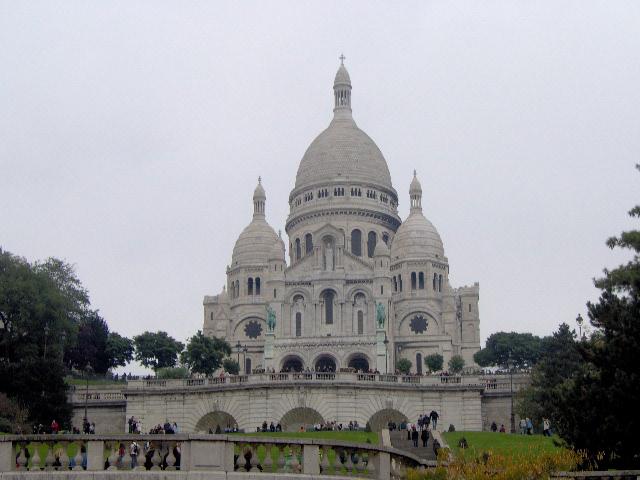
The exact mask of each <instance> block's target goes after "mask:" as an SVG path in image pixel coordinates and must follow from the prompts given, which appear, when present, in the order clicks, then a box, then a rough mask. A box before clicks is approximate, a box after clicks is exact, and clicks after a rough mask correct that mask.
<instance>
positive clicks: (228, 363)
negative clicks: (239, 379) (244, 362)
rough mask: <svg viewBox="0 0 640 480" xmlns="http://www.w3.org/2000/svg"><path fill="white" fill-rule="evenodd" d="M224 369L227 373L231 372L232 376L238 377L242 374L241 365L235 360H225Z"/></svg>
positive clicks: (223, 362)
mask: <svg viewBox="0 0 640 480" xmlns="http://www.w3.org/2000/svg"><path fill="white" fill-rule="evenodd" d="M222 368H224V371H225V372H229V373H230V374H231V375H238V373H239V372H240V364H239V363H238V362H237V361H235V360H234V359H233V358H225V359H224V360H223V361H222Z"/></svg>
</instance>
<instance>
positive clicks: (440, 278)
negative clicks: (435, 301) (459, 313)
mask: <svg viewBox="0 0 640 480" xmlns="http://www.w3.org/2000/svg"><path fill="white" fill-rule="evenodd" d="M438 291H439V292H441V291H442V274H440V276H439V277H438Z"/></svg>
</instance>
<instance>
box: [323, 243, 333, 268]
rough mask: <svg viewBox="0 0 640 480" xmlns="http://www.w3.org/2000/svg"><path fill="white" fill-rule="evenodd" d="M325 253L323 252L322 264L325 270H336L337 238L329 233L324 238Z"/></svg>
mask: <svg viewBox="0 0 640 480" xmlns="http://www.w3.org/2000/svg"><path fill="white" fill-rule="evenodd" d="M322 244H323V247H324V249H323V253H322V264H323V265H322V266H323V268H324V269H325V270H335V265H336V257H335V252H336V249H335V240H334V239H333V237H332V236H331V235H327V236H326V237H324V238H323V239H322Z"/></svg>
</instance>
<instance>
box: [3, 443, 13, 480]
mask: <svg viewBox="0 0 640 480" xmlns="http://www.w3.org/2000/svg"><path fill="white" fill-rule="evenodd" d="M15 464H16V459H15V457H14V456H13V448H12V443H11V442H10V441H9V442H8V441H0V472H10V471H11V470H13V467H14V466H15ZM0 476H1V475H0Z"/></svg>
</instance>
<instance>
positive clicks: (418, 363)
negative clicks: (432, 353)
mask: <svg viewBox="0 0 640 480" xmlns="http://www.w3.org/2000/svg"><path fill="white" fill-rule="evenodd" d="M416 373H417V374H418V375H422V354H421V353H416Z"/></svg>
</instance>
